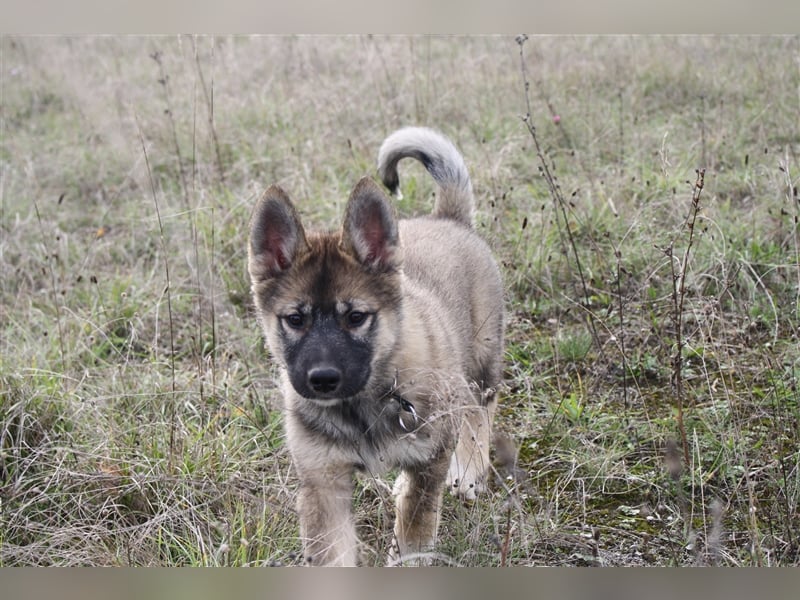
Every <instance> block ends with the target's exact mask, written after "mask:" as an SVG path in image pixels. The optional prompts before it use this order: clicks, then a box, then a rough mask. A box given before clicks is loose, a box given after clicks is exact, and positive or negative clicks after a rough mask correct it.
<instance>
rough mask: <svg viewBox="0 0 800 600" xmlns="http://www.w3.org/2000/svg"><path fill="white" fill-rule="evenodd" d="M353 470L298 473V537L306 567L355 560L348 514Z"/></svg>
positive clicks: (348, 563) (341, 564) (350, 563)
mask: <svg viewBox="0 0 800 600" xmlns="http://www.w3.org/2000/svg"><path fill="white" fill-rule="evenodd" d="M352 498H353V473H352V471H351V470H349V469H346V468H342V469H337V470H336V471H335V472H334V470H333V469H330V468H328V469H326V470H325V471H324V472H320V473H315V474H313V475H308V474H306V475H305V476H302V475H301V482H300V489H299V491H298V497H297V510H298V513H299V516H300V537H301V539H302V541H303V552H304V558H305V562H306V564H307V565H310V566H320V565H321V566H337V567H351V566H356V564H357V562H358V537H357V536H356V530H355V526H354V524H353V518H352V514H351V512H352V511H351V504H352Z"/></svg>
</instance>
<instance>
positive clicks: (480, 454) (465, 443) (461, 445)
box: [447, 392, 497, 500]
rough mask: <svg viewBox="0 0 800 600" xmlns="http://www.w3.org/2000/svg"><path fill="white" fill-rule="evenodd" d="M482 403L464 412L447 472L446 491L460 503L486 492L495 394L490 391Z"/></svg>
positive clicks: (495, 403)
mask: <svg viewBox="0 0 800 600" xmlns="http://www.w3.org/2000/svg"><path fill="white" fill-rule="evenodd" d="M484 402H485V404H483V403H481V404H482V405H480V406H475V405H473V406H469V407H465V408H464V409H463V410H464V411H466V412H465V415H464V418H463V420H462V421H461V430H460V433H459V436H458V444H457V445H456V449H455V452H453V456H452V457H451V459H450V468H449V470H448V472H447V487H448V489H449V490H450V492H451V493H452V494H453V495H455V496H458V497H459V498H461V499H463V500H474V499H475V497H476V495H477V494H479V493H481V492H483V491H484V490H485V489H486V475H487V471H488V470H489V446H490V443H491V439H492V422H493V421H494V413H495V410H496V409H497V399H496V398H495V396H494V393H493V392H491V393H490V397H488V398H487V399H486V400H485V401H484Z"/></svg>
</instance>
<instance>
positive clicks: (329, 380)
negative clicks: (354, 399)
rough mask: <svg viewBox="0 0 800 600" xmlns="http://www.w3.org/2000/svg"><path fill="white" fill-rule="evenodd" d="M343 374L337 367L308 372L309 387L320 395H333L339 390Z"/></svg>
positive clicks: (326, 367) (317, 368)
mask: <svg viewBox="0 0 800 600" xmlns="http://www.w3.org/2000/svg"><path fill="white" fill-rule="evenodd" d="M341 381H342V373H341V371H339V369H337V368H336V367H331V366H325V367H314V368H313V369H311V370H310V371H309V372H308V385H309V386H311V389H312V390H314V391H315V392H317V393H318V394H326V395H327V394H332V393H334V392H335V391H336V390H338V389H339V384H340V383H341Z"/></svg>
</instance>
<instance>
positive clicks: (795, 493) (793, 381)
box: [0, 36, 800, 566]
mask: <svg viewBox="0 0 800 600" xmlns="http://www.w3.org/2000/svg"><path fill="white" fill-rule="evenodd" d="M522 48H523V50H524V57H525V61H526V74H525V75H523V72H522V70H521V68H520V46H519V45H518V43H517V42H516V41H515V40H514V39H513V38H507V37H472V38H465V37H433V38H422V37H412V38H407V37H388V38H387V37H324V38H322V37H215V38H211V37H185V36H181V37H146V38H145V37H141V38H137V37H125V38H116V37H70V38H57V37H41V38H37V37H8V36H6V37H3V38H2V40H0V85H1V86H2V90H1V93H2V96H1V97H2V102H0V110H2V114H1V117H2V130H1V131H0V165H2V175H1V178H0V186H2V188H1V193H2V203H1V204H0V565H2V566H14V565H166V566H175V565H234V566H241V565H251V566H258V565H277V564H281V565H292V564H297V563H298V562H299V559H298V552H299V550H300V548H299V545H298V542H297V532H298V523H297V519H296V514H295V511H294V494H295V491H294V490H295V489H296V479H295V477H294V472H293V470H292V467H291V463H290V461H289V457H288V453H287V451H286V449H285V446H284V443H283V432H282V426H281V417H280V405H281V400H280V396H279V394H278V393H277V389H276V385H275V381H274V379H275V371H274V368H273V366H272V362H271V360H270V357H269V356H268V354H267V352H266V351H265V350H264V348H263V341H262V339H261V334H260V332H259V328H258V325H257V323H256V320H255V318H254V315H253V309H252V306H251V303H250V298H249V284H248V278H247V272H246V236H247V222H248V219H249V215H250V210H251V207H252V206H253V205H254V202H255V199H256V198H257V196H258V195H259V193H260V192H261V191H262V190H263V189H265V188H266V187H267V186H268V185H270V184H272V183H279V184H280V185H282V186H283V187H284V188H286V189H287V190H288V191H289V193H290V195H291V196H292V197H293V198H294V199H295V200H296V202H297V204H298V206H299V208H300V211H301V213H302V215H303V218H304V220H306V221H308V222H311V221H313V222H315V223H317V224H319V225H322V226H329V227H335V226H337V224H338V223H339V221H340V219H341V214H342V208H343V205H344V202H345V201H346V199H347V196H348V194H349V192H350V190H351V188H352V186H353V185H354V184H355V182H356V181H357V180H358V178H360V177H361V176H362V175H364V174H373V175H374V170H375V156H376V153H377V149H378V147H379V145H380V143H381V141H382V140H383V138H384V137H385V136H386V135H387V134H388V133H390V132H391V131H392V130H394V129H395V128H397V127H399V126H403V125H407V124H422V125H429V126H433V127H436V128H439V129H441V130H442V131H444V132H445V133H446V134H447V135H449V136H450V137H451V138H452V139H453V140H454V142H455V143H456V145H457V146H458V147H459V148H460V149H461V151H462V153H463V154H464V157H465V159H466V161H467V164H468V165H469V168H470V172H471V175H472V179H473V184H474V187H475V190H476V194H477V200H478V215H477V221H478V223H479V228H480V231H481V233H482V234H483V235H484V236H485V237H486V238H487V240H488V241H489V242H490V244H491V245H492V247H493V248H494V250H495V252H496V254H497V257H498V260H499V261H500V263H501V264H502V268H503V272H504V277H505V281H506V285H507V289H508V294H507V311H508V315H509V318H508V327H507V338H508V344H507V353H506V377H505V380H506V381H505V387H504V390H503V398H502V404H501V409H500V411H499V414H498V421H497V429H498V431H500V432H503V433H504V434H505V435H506V436H508V437H510V439H512V440H513V442H514V445H515V449H516V453H517V458H516V462H515V464H509V463H513V462H514V461H513V460H508V459H502V458H501V457H500V456H498V460H497V464H496V475H495V477H494V478H493V481H492V486H491V490H490V492H489V493H488V494H487V495H485V496H484V497H483V498H481V499H480V500H479V501H478V502H476V503H474V504H471V505H461V504H459V503H458V502H456V501H455V500H454V499H452V498H447V499H446V501H445V505H444V514H443V520H442V527H441V532H440V544H439V547H438V548H437V551H438V552H439V553H440V555H441V556H442V561H443V563H446V564H455V565H486V566H500V565H695V564H720V565H730V566H740V565H785V566H790V565H791V566H797V565H800V534H798V533H797V532H798V531H800V509H799V508H798V505H799V504H800V450H799V448H800V424H799V423H800V406H799V405H800V392H798V389H797V385H798V377H800V346H798V342H797V339H798V325H799V324H800V306H799V305H798V299H800V267H799V266H798V265H799V264H800V229H799V228H798V219H799V217H800V203H798V196H797V184H798V176H799V175H798V174H799V173H800V160H799V159H798V155H799V154H800V122H799V121H798V97H797V90H798V87H799V86H800V72H798V69H797V57H798V55H799V54H800V37H797V36H791V37H730V36H729V37H679V38H666V37H598V38H594V37H570V38H567V37H546V38H537V37H534V38H531V39H529V40H527V41H526V42H525V43H524V46H523V47H522ZM156 52H159V53H160V54H159V55H158V61H156V60H154V58H153V55H154V54H155V53H156ZM165 77H166V79H165ZM525 78H527V80H528V82H529V89H528V95H529V99H530V103H531V123H532V124H533V125H534V126H535V135H536V139H537V141H538V142H539V144H540V145H541V148H542V152H543V158H544V159H545V162H546V164H547V166H548V168H549V170H550V171H551V173H552V174H553V175H554V176H555V178H556V185H557V186H558V187H557V188H556V189H551V188H550V186H548V183H547V181H546V180H545V178H544V177H543V176H542V172H541V165H542V163H541V161H540V158H539V157H538V156H537V153H536V150H535V147H534V139H533V137H532V135H531V133H530V132H529V131H528V129H527V128H526V125H525V123H524V122H523V120H522V118H521V117H522V116H523V115H524V114H525V112H526V110H527V108H526V102H525V85H524V79H525ZM159 80H161V81H159ZM212 107H213V113H212ZM212 114H213V118H212ZM554 115H558V116H559V120H558V122H556V119H554V118H553V117H554ZM143 146H144V148H145V149H146V153H147V157H146V160H145V154H144V152H143ZM148 166H149V168H148ZM698 168H705V169H706V174H705V187H704V189H703V191H702V193H701V195H700V201H699V202H700V211H699V213H698V215H697V217H696V219H694V220H693V224H694V230H693V235H692V237H691V239H690V237H689V228H688V227H687V220H691V219H690V214H691V206H692V193H693V184H694V182H695V177H696V175H695V170H696V169H698ZM401 183H402V186H403V193H404V200H403V201H401V202H400V203H398V209H399V211H400V212H401V213H402V214H414V213H417V212H425V211H428V210H429V208H430V206H431V199H432V195H433V193H434V192H435V187H434V185H433V183H432V182H431V180H430V178H429V177H428V175H427V174H426V173H425V172H424V170H423V169H422V168H421V167H419V166H418V165H411V164H409V165H405V164H404V166H403V173H402V177H401ZM157 207H158V211H157V210H156V208H157ZM159 215H160V219H159ZM670 250H671V254H670ZM687 253H688V259H687V261H686V271H685V273H683V275H684V278H685V279H684V282H685V286H684V293H683V305H682V309H681V310H680V311H678V313H679V314H677V315H676V310H675V306H676V304H675V300H674V298H673V281H674V273H675V272H676V273H678V274H681V273H680V261H681V260H682V259H683V257H684V256H685V255H687ZM671 261H674V262H671ZM673 267H674V268H675V269H678V270H677V271H674V269H673ZM167 271H168V273H169V275H167ZM678 323H679V324H680V330H681V338H682V340H683V345H682V347H681V348H680V349H679V348H677V346H676V343H677V324H678ZM676 356H678V357H680V363H679V366H676V363H675V357H676ZM678 368H680V374H681V380H682V389H681V397H680V402H679V401H678V400H679V398H678V396H677V388H676V386H675V383H676V379H675V375H676V372H677V369H678ZM680 419H682V421H683V424H684V432H685V444H684V440H683V439H682V432H681V430H680V427H679V420H680ZM498 454H499V453H498ZM685 457H688V462H687V461H686V460H685ZM392 478H393V474H389V475H387V476H386V477H381V478H375V479H364V480H362V481H361V482H360V483H359V485H358V487H357V490H358V491H357V494H356V497H355V499H354V507H355V511H356V515H357V519H358V524H359V531H360V533H361V536H362V539H363V540H364V542H365V556H366V560H367V562H368V563H369V564H383V561H384V557H385V555H386V551H387V549H388V546H389V541H390V536H391V528H392V522H393V508H392V500H391V494H390V489H391V484H392Z"/></svg>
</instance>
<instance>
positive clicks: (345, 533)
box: [249, 128, 503, 565]
mask: <svg viewBox="0 0 800 600" xmlns="http://www.w3.org/2000/svg"><path fill="white" fill-rule="evenodd" d="M425 144H430V145H431V147H432V150H431V152H433V154H430V155H429V154H428V150H429V149H428V148H427V147H426V146H425ZM434 151H435V152H434ZM406 156H413V157H415V158H419V159H420V160H423V161H424V162H426V166H428V167H429V171H431V174H432V175H433V176H434V178H436V179H437V181H438V182H439V183H440V185H441V186H442V190H444V193H445V196H446V198H445V200H444V201H442V203H441V204H438V205H437V211H435V215H436V217H435V218H434V217H421V218H416V219H409V220H401V221H399V222H398V221H395V219H394V215H393V213H392V210H391V209H390V208H389V204H388V201H387V200H386V199H385V196H384V195H383V193H382V191H381V190H380V188H378V187H377V186H376V185H375V184H374V183H373V182H372V181H371V180H369V179H366V178H365V179H362V180H361V181H360V182H359V183H358V185H357V186H356V187H355V189H354V191H353V194H352V195H351V198H350V201H349V202H348V207H347V211H346V215H345V219H344V225H343V228H342V230H341V231H340V232H334V233H308V234H307V233H306V232H305V231H304V229H303V227H302V225H301V224H300V219H299V217H298V216H297V212H296V211H295V209H294V207H293V206H292V204H291V202H290V201H289V199H288V196H287V195H286V194H285V192H283V191H282V190H280V188H275V187H273V188H270V189H269V190H267V192H266V193H265V195H264V197H263V198H262V199H261V200H260V202H259V204H258V206H257V207H256V209H255V211H254V217H253V221H252V225H251V236H250V261H249V268H250V274H251V278H252V282H253V295H254V299H255V303H256V307H257V309H258V312H259V316H260V319H261V322H262V325H263V328H264V332H265V337H266V340H267V344H268V346H269V348H270V351H271V353H272V355H273V356H274V357H275V358H276V360H277V361H278V363H279V365H280V366H281V376H282V389H283V394H284V411H285V417H286V434H287V443H288V446H289V449H290V451H291V454H292V459H293V463H294V466H295V468H296V471H297V475H298V478H299V480H300V488H299V491H298V512H299V517H300V530H301V537H302V538H303V546H304V552H305V556H306V559H307V562H308V563H309V564H312V565H355V564H357V563H358V539H357V536H356V532H355V526H354V524H353V521H352V516H351V509H350V506H351V502H352V492H353V474H354V473H355V472H356V471H362V472H365V473H368V474H374V475H378V474H381V473H384V472H386V471H388V470H390V469H393V468H399V469H400V474H399V476H398V478H397V482H396V485H395V496H396V503H397V516H396V521H395V526H394V534H395V540H394V542H393V549H392V553H391V555H390V559H391V560H393V561H406V560H407V559H408V558H409V557H417V558H419V556H420V555H422V556H423V557H424V555H425V553H428V552H431V551H432V550H433V549H434V547H435V542H436V532H437V529H438V524H439V519H440V508H441V502H442V498H441V497H442V491H443V489H444V488H445V487H448V488H449V489H450V490H451V491H452V492H453V493H454V494H456V495H458V496H459V497H461V498H465V499H473V498H475V494H476V493H477V492H479V491H480V490H481V489H483V488H484V487H485V480H486V472H487V469H488V467H489V442H490V439H491V428H492V419H493V416H494V412H495V408H496V405H497V404H496V400H495V391H496V388H497V386H498V385H499V383H500V380H501V376H502V373H501V358H502V344H503V291H502V285H501V280H500V276H499V271H498V269H497V266H496V264H495V261H494V259H493V258H492V256H491V252H490V250H489V248H488V246H487V245H486V243H485V242H484V241H483V240H482V239H481V238H480V237H479V236H478V235H477V234H476V233H475V231H474V230H473V229H472V227H471V214H472V210H473V203H472V195H471V194H472V192H471V185H470V183H469V178H468V176H467V174H466V168H465V167H464V165H463V160H462V159H461V157H460V155H458V153H457V151H456V150H455V148H454V147H453V146H452V144H451V143H450V142H449V141H446V139H445V138H443V137H442V136H441V134H438V133H436V132H433V131H431V130H422V129H419V128H411V129H406V130H400V131H398V132H396V133H395V134H393V135H392V136H390V137H389V138H388V139H387V142H386V143H385V144H384V146H383V147H382V150H381V161H384V162H385V163H386V164H384V163H381V165H380V168H379V172H380V173H381V174H382V176H383V177H384V180H387V178H388V179H389V180H391V179H392V178H394V182H395V184H396V180H397V172H396V165H397V162H398V161H399V160H400V159H402V158H404V157H406ZM437 161H438V162H437ZM390 183H391V182H390V181H387V185H389V184H390ZM390 187H392V186H391V185H390ZM354 312H355V313H361V314H360V315H358V314H357V315H356V317H354V321H355V325H353V324H352V323H350V322H349V321H348V320H347V319H348V318H350V317H349V315H350V314H352V313H354ZM363 315H367V316H366V320H365V321H364V324H363V325H362V324H361V322H362V317H363ZM343 332H344V333H343ZM314 336H316V337H314ZM331 336H332V337H331ZM307 340H308V341H307ZM330 340H333V341H330ZM312 341H313V343H312ZM329 343H330V349H327V348H328V344H329ZM350 347H352V348H353V350H352V352H354V353H359V352H360V353H364V356H368V357H369V358H368V363H366V364H363V365H362V367H361V368H355V369H354V368H353V364H354V363H353V360H355V359H354V358H353V357H355V356H356V354H353V355H352V357H351V356H344V357H343V356H342V355H341V352H342V348H350ZM359 356H360V354H359ZM308 357H311V358H308ZM304 361H305V362H304ZM306 363H308V364H309V365H310V366H308V367H305V366H304V365H306ZM340 367H341V368H340ZM331 370H333V372H334V374H338V373H339V372H340V371H341V373H342V374H343V375H342V377H341V379H342V381H341V382H339V379H340V377H339V376H338V375H336V377H335V378H334V383H331V384H330V386H331V387H330V388H328V387H326V385H327V382H328V380H327V379H326V380H325V382H324V383H323V384H321V385H320V384H319V379H318V378H317V379H315V377H317V375H316V373H319V372H321V371H323V372H324V373H325V374H326V376H327V375H328V374H330V372H331ZM354 378H355V379H354ZM361 378H363V379H364V381H363V382H361ZM329 379H330V378H329ZM353 381H357V382H358V385H355V384H353V385H354V386H355V387H353V389H352V390H350V391H349V392H348V393H347V394H345V393H344V392H342V394H339V393H338V392H336V391H329V389H333V390H335V389H338V388H336V385H339V384H340V383H341V385H342V386H344V388H346V386H347V385H349V384H351V383H352V382H353ZM309 386H311V387H309ZM313 386H318V387H317V388H314V387H313ZM344 388H343V389H344ZM316 389H319V390H320V391H318V392H317V391H314V390H316ZM348 389H349V388H348ZM301 392H302V395H301ZM409 407H410V408H409Z"/></svg>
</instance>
